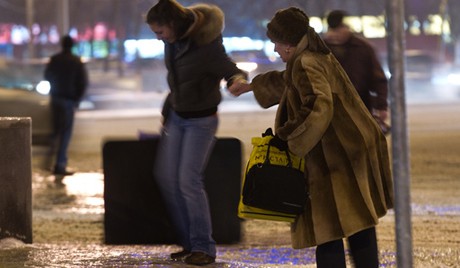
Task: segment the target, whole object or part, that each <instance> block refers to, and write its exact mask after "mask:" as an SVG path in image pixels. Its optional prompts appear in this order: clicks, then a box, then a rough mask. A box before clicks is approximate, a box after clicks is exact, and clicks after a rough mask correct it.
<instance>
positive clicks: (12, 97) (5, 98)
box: [0, 86, 52, 145]
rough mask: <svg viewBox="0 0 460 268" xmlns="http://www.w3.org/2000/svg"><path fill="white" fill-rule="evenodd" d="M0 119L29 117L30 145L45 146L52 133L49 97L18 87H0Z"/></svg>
mask: <svg viewBox="0 0 460 268" xmlns="http://www.w3.org/2000/svg"><path fill="white" fill-rule="evenodd" d="M0 117H30V118H31V119H32V133H31V135H32V144H34V145H39V144H46V143H47V142H48V141H49V137H50V135H51V133H52V125H51V120H52V119H51V111H50V108H49V96H48V95H43V94H40V93H38V92H37V91H35V90H28V89H24V88H19V87H14V88H11V87H3V86H0Z"/></svg>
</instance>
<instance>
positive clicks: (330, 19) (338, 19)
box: [327, 10, 347, 29]
mask: <svg viewBox="0 0 460 268" xmlns="http://www.w3.org/2000/svg"><path fill="white" fill-rule="evenodd" d="M345 16H347V13H346V12H345V11H343V10H334V11H331V12H330V13H329V15H328V16H327V25H328V26H329V28H332V29H334V28H337V27H339V26H341V25H342V24H343V18H344V17H345Z"/></svg>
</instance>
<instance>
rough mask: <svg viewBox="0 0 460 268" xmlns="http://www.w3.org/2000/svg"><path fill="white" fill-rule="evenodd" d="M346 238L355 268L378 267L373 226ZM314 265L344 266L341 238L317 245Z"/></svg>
mask: <svg viewBox="0 0 460 268" xmlns="http://www.w3.org/2000/svg"><path fill="white" fill-rule="evenodd" d="M347 240H348V245H349V248H350V251H351V256H352V259H353V262H354V265H355V267H356V268H377V267H379V258H378V248H377V235H376V233H375V227H372V228H369V229H366V230H363V231H361V232H358V233H356V234H354V235H352V236H350V237H348V238H347ZM316 266H317V267H318V268H341V267H343V268H345V267H346V262H345V249H344V245H343V240H342V239H339V240H335V241H331V242H327V243H324V244H321V245H318V246H317V247H316Z"/></svg>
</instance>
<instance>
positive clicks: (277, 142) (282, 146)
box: [270, 135, 288, 151]
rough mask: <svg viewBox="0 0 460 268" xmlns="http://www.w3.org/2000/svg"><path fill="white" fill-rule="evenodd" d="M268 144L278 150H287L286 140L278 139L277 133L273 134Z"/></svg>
mask: <svg viewBox="0 0 460 268" xmlns="http://www.w3.org/2000/svg"><path fill="white" fill-rule="evenodd" d="M270 145H271V146H275V147H276V148H278V150H280V151H287V150H288V144H287V141H284V140H282V139H280V138H279V137H278V136H277V135H275V136H274V137H273V139H271V140H270Z"/></svg>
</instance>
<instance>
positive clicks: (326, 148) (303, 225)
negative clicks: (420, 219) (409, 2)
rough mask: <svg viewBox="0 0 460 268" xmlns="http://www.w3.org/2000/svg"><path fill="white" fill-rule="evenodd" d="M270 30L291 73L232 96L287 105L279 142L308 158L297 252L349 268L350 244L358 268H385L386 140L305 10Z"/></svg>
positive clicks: (286, 13) (295, 227) (284, 16)
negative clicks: (381, 231)
mask: <svg viewBox="0 0 460 268" xmlns="http://www.w3.org/2000/svg"><path fill="white" fill-rule="evenodd" d="M267 29H268V30H267V35H268V37H269V38H270V40H271V41H272V42H274V44H275V51H276V52H277V53H278V54H279V55H280V57H281V59H282V60H283V61H284V62H286V70H284V71H281V72H280V71H272V72H268V73H265V74H261V75H258V76H256V77H255V78H254V79H253V80H252V83H251V84H250V85H239V84H235V85H233V86H232V87H230V88H229V90H230V92H231V93H232V94H234V95H236V96H238V95H240V94H242V93H244V92H248V91H251V90H252V91H253V92H254V95H255V97H256V99H257V101H258V102H259V104H260V105H261V106H262V107H265V108H267V107H270V106H272V105H275V104H279V106H278V110H277V115H276V119H275V133H276V136H278V137H279V138H280V139H281V140H284V141H286V142H287V144H288V147H289V150H290V151H292V152H293V153H295V154H296V155H299V156H303V157H305V170H306V172H305V179H306V182H307V184H308V188H309V195H310V198H309V199H308V200H307V204H306V208H305V211H304V213H303V214H301V215H300V216H299V217H298V218H297V219H296V221H295V222H294V223H293V224H292V226H291V235H292V236H291V237H292V246H293V247H294V248H305V247H312V246H317V248H316V262H317V266H318V267H334V268H341V267H346V265H345V253H344V245H343V242H342V239H343V238H347V240H348V242H349V244H350V250H351V254H352V257H353V261H354V264H355V267H363V268H364V267H365V268H371V267H372V268H377V267H378V266H379V263H378V250H377V238H376V233H375V225H377V224H378V220H379V218H380V217H383V216H384V215H385V214H386V213H387V210H388V209H390V208H392V207H393V184H392V177H391V172H390V164H389V156H388V147H387V142H386V139H385V136H384V134H383V133H382V131H381V129H380V128H379V126H378V125H377V123H376V121H375V120H374V119H373V117H372V115H371V114H370V112H369V111H368V109H367V108H366V106H365V105H364V103H363V102H362V100H361V98H360V97H359V95H358V93H357V92H356V90H355V88H354V87H353V85H352V83H351V82H350V79H349V78H348V76H347V75H346V73H345V71H344V70H343V68H342V67H341V66H340V63H339V62H338V61H337V60H336V58H335V57H334V56H333V55H332V53H331V52H330V51H329V48H327V46H326V45H325V44H324V42H323V41H322V40H321V38H320V37H319V35H318V34H317V33H316V32H315V31H314V29H313V28H312V27H310V26H309V18H308V17H307V15H305V13H304V12H303V11H302V10H300V9H298V8H294V7H292V8H288V9H284V10H280V11H278V12H277V13H276V14H275V16H274V17H273V19H272V20H271V21H270V23H269V24H268V25H267Z"/></svg>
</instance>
